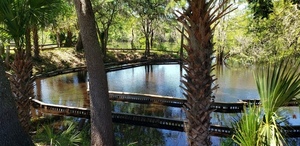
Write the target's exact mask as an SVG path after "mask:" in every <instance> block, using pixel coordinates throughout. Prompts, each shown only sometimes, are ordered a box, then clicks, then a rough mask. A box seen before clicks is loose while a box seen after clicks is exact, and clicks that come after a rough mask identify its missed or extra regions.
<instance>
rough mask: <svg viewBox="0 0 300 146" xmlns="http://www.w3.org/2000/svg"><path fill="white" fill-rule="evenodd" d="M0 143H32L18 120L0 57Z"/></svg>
mask: <svg viewBox="0 0 300 146" xmlns="http://www.w3.org/2000/svg"><path fill="white" fill-rule="evenodd" d="M0 101H1V102H0V117H1V118H0V123H1V126H0V143H1V145H7V146H8V145H11V146H13V145H14V146H17V145H26V146H27V145H28V146H31V145H33V143H32V141H31V139H30V136H29V134H27V133H26V132H25V131H24V130H23V129H22V126H21V124H20V122H19V120H18V114H17V109H16V105H15V102H14V98H13V95H12V92H11V90H10V88H9V82H8V80H7V78H6V75H5V70H4V64H3V62H2V59H1V58H0Z"/></svg>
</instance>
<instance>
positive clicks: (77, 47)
mask: <svg viewBox="0 0 300 146" xmlns="http://www.w3.org/2000/svg"><path fill="white" fill-rule="evenodd" d="M75 50H76V51H77V52H80V51H82V50H83V44H82V39H81V33H80V32H79V33H78V38H77V43H76V45H75Z"/></svg>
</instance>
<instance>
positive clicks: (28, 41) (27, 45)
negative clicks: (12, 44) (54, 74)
mask: <svg viewBox="0 0 300 146" xmlns="http://www.w3.org/2000/svg"><path fill="white" fill-rule="evenodd" d="M30 33H31V29H30V28H27V29H26V32H25V50H26V55H27V56H28V57H31V34H30Z"/></svg>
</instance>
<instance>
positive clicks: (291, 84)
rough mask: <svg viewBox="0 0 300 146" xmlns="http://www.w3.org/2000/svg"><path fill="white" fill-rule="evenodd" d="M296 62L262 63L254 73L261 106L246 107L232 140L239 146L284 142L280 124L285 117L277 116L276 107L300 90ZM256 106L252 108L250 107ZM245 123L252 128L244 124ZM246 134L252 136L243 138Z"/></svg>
mask: <svg viewBox="0 0 300 146" xmlns="http://www.w3.org/2000/svg"><path fill="white" fill-rule="evenodd" d="M299 67H300V65H299V62H292V61H281V62H280V63H278V64H274V65H269V66H267V67H266V66H264V67H261V68H259V69H258V70H257V71H256V73H255V81H256V85H257V89H258V93H259V96H260V101H261V105H260V107H258V108H259V109H260V110H257V108H254V107H252V108H250V109H249V110H247V109H246V110H245V111H246V112H245V113H243V116H242V118H241V120H240V121H239V122H238V124H237V126H236V127H235V134H234V136H233V140H234V141H235V142H236V143H238V144H240V145H245V146H247V145H249V146H250V145H253V143H249V142H250V141H254V142H255V145H285V144H286V141H285V137H284V135H285V134H284V133H283V130H281V128H280V126H279V123H281V122H285V120H286V117H284V116H280V114H279V113H278V109H279V108H280V107H281V106H283V105H285V104H287V102H289V101H291V100H292V99H293V98H296V97H297V96H298V95H299V93H300V73H299ZM253 109H255V110H253ZM248 125H250V126H252V128H249V127H247V126H248ZM247 133H250V134H252V136H251V137H252V139H251V138H250V139H246V138H245V135H246V134H247Z"/></svg>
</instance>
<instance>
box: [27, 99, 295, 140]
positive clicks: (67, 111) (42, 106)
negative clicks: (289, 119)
mask: <svg viewBox="0 0 300 146" xmlns="http://www.w3.org/2000/svg"><path fill="white" fill-rule="evenodd" d="M31 105H32V107H34V108H35V109H37V110H38V111H40V112H42V113H43V114H52V115H59V116H72V117H79V118H90V110H89V109H88V108H79V107H69V106H63V105H54V104H47V103H44V102H41V101H38V100H36V99H32V101H31ZM112 120H113V122H116V123H125V124H133V125H139V126H147V127H153V128H160V129H168V130H174V131H184V129H185V124H184V121H183V120H175V119H167V118H162V117H152V116H142V115H133V114H125V113H115V112H112ZM282 128H283V130H284V131H285V132H286V133H287V135H288V136H289V137H300V126H289V127H282ZM210 133H211V135H212V136H220V137H228V136H231V135H232V134H233V129H232V128H230V127H225V126H220V125H211V127H210Z"/></svg>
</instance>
